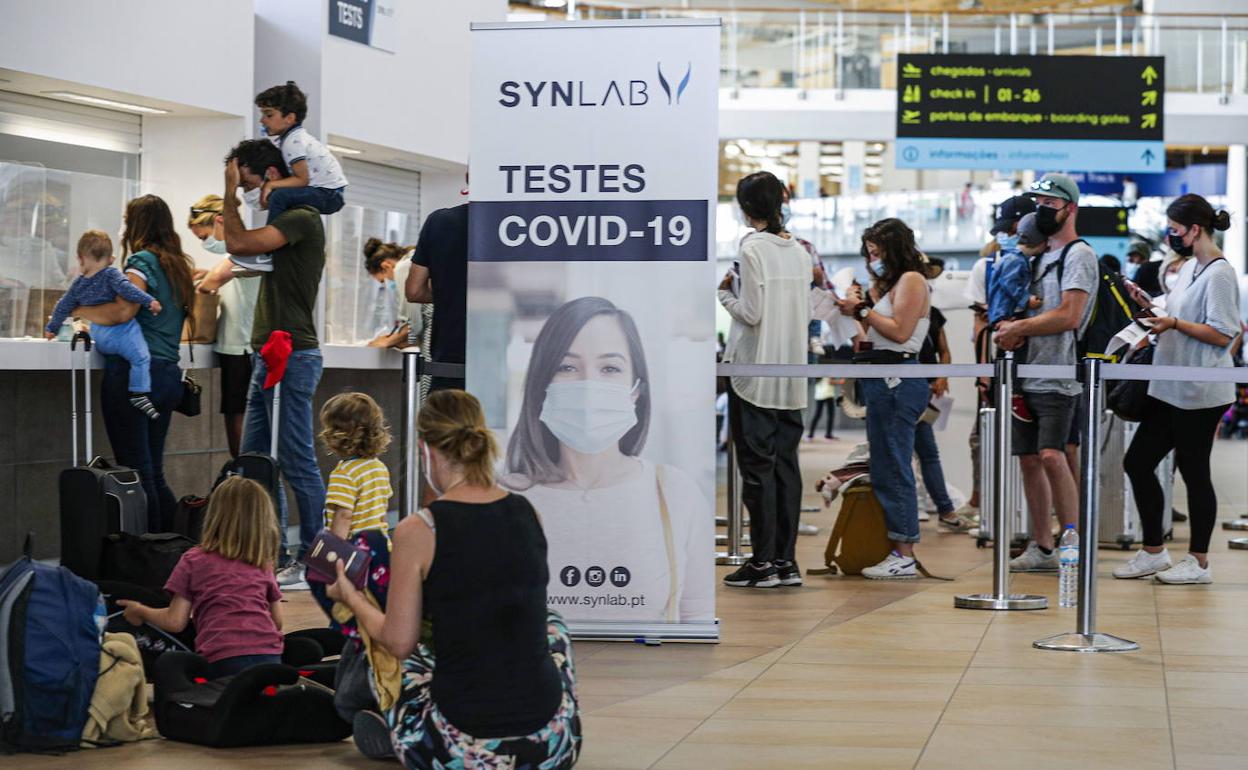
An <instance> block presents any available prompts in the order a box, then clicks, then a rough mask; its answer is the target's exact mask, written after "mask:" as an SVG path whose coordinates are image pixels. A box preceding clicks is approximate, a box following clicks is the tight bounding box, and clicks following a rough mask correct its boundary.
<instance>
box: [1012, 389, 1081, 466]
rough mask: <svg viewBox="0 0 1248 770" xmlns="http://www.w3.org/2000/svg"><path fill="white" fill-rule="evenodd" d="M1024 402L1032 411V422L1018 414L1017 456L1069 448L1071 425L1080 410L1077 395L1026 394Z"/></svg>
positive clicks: (1015, 428) (1015, 430)
mask: <svg viewBox="0 0 1248 770" xmlns="http://www.w3.org/2000/svg"><path fill="white" fill-rule="evenodd" d="M1023 401H1024V402H1026V404H1027V409H1028V411H1030V412H1031V422H1023V421H1022V420H1020V419H1018V416H1017V415H1015V416H1014V419H1012V420H1011V421H1010V423H1011V424H1012V425H1013V431H1012V437H1013V444H1014V447H1013V450H1014V455H1015V456H1016V457H1017V456H1020V455H1034V454H1039V453H1040V450H1041V449H1056V450H1058V451H1059V452H1064V451H1066V442H1067V441H1068V440H1069V438H1070V431H1071V426H1072V425H1074V422H1075V413H1076V412H1077V411H1078V403H1079V397H1078V396H1066V395H1063V394H1061V393H1023Z"/></svg>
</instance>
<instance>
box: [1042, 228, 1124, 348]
mask: <svg viewBox="0 0 1248 770" xmlns="http://www.w3.org/2000/svg"><path fill="white" fill-rule="evenodd" d="M1076 243H1083V244H1087V243H1088V242H1087V241H1085V240H1083V239H1082V238H1076V239H1075V240H1073V241H1071V242H1070V243H1068V244H1066V247H1065V248H1064V249H1062V256H1061V258H1060V259H1058V262H1057V282H1058V284H1059V285H1060V284H1061V282H1062V273H1063V272H1064V271H1065V269H1066V254H1067V253H1069V252H1070V249H1071V247H1072V246H1074V245H1075V244H1076ZM1096 270H1097V276H1098V278H1097V282H1096V294H1094V295H1093V296H1092V297H1089V298H1088V301H1089V302H1091V303H1092V315H1091V316H1090V317H1089V318H1088V325H1087V327H1086V328H1085V329H1084V330H1083V333H1082V334H1079V335H1077V336H1076V345H1075V354H1076V356H1077V357H1078V358H1079V360H1083V359H1084V358H1085V357H1089V358H1100V359H1103V360H1105V361H1108V362H1110V363H1117V362H1118V356H1117V355H1105V353H1104V352H1103V351H1104V350H1105V348H1106V346H1108V345H1109V341H1110V340H1112V339H1113V338H1114V335H1115V334H1117V333H1118V332H1120V331H1122V330H1123V329H1125V328H1126V327H1127V326H1129V325H1130V324H1131V322H1132V321H1133V320H1134V319H1135V315H1136V313H1138V312H1139V311H1140V306H1139V305H1137V304H1136V302H1135V300H1133V299H1131V295H1130V294H1129V293H1128V292H1127V287H1126V285H1125V283H1124V279H1123V277H1122V275H1121V274H1120V273H1117V272H1115V271H1113V270H1110V269H1109V268H1108V267H1106V266H1105V264H1104V263H1103V262H1101V261H1100V260H1097V263H1096Z"/></svg>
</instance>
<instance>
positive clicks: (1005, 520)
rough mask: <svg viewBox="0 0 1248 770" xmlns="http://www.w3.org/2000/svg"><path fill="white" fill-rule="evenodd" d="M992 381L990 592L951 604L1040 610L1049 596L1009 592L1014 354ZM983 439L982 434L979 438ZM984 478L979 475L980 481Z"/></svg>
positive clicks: (966, 607)
mask: <svg viewBox="0 0 1248 770" xmlns="http://www.w3.org/2000/svg"><path fill="white" fill-rule="evenodd" d="M996 367H997V368H996V372H995V374H994V375H993V385H994V391H995V398H996V412H995V413H994V415H993V416H994V418H995V419H994V420H993V431H992V432H993V436H992V446H993V449H994V450H995V454H994V455H993V461H992V479H991V482H990V483H991V484H992V498H991V499H992V593H991V594H961V595H958V596H955V597H953V606H954V607H956V608H958V609H963V610H1042V609H1045V608H1046V607H1048V606H1049V600H1048V599H1047V598H1046V597H1044V596H1037V595H1035V594H1011V593H1010V539H1011V537H1012V534H1011V532H1010V510H1009V508H1010V504H1011V503H1013V501H1014V490H1013V479H1014V474H1013V473H1012V472H1011V471H1012V470H1013V467H1012V463H1013V462H1014V458H1013V456H1012V454H1011V453H1012V449H1013V445H1012V440H1011V434H1010V430H1011V425H1010V420H1011V419H1012V413H1011V410H1010V402H1011V401H1012V400H1013V399H1014V354H1013V353H1012V352H1006V353H1005V355H1003V356H1002V357H1000V358H998V359H997V364H996ZM980 440H981V441H982V440H983V437H981V439H980ZM983 481H986V480H982V479H981V483H982V482H983Z"/></svg>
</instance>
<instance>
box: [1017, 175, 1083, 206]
mask: <svg viewBox="0 0 1248 770" xmlns="http://www.w3.org/2000/svg"><path fill="white" fill-rule="evenodd" d="M1027 194H1028V195H1029V196H1031V197H1032V198H1035V197H1037V196H1040V195H1048V196H1051V197H1053V198H1061V199H1062V200H1067V201H1070V202H1071V203H1078V202H1079V185H1077V184H1075V180H1073V179H1071V178H1070V177H1068V176H1066V175H1065V174H1045V175H1044V176H1043V177H1041V178H1040V179H1038V180H1036V181H1035V182H1032V183H1031V187H1028V188H1027Z"/></svg>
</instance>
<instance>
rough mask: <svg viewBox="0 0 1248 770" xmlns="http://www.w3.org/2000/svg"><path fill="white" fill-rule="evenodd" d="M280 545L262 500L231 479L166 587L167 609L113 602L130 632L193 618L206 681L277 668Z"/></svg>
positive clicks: (178, 625) (263, 495)
mask: <svg viewBox="0 0 1248 770" xmlns="http://www.w3.org/2000/svg"><path fill="white" fill-rule="evenodd" d="M280 542H281V536H280V535H279V533H278V529H277V515H276V514H275V513H274V511H273V502H272V500H271V499H270V497H269V493H268V492H267V491H266V490H265V488H264V487H262V486H261V485H260V484H258V483H257V482H255V481H252V480H251V479H247V478H243V477H242V476H232V477H230V478H228V479H226V480H225V481H223V482H221V485H220V486H218V487H217V488H216V489H215V490H213V492H212V497H211V498H210V499H209V501H208V516H207V520H206V521H205V522H204V534H203V541H202V542H201V543H200V544H199V545H198V546H196V547H195V548H192V549H191V550H189V551H187V552H186V553H184V554H182V558H181V559H180V560H179V561H178V566H176V567H174V569H173V574H171V575H170V576H169V581H168V582H167V583H166V584H165V590H166V591H168V592H169V593H171V594H173V601H172V602H170V604H169V606H168V607H166V608H164V609H154V608H152V607H148V606H146V605H144V604H142V603H140V602H136V601H131V600H124V599H123V600H119V601H118V602H117V603H118V604H119V605H121V606H122V607H124V608H125V618H126V620H127V621H128V622H129V623H131V624H132V625H136V626H138V625H142V624H143V623H150V624H152V625H154V626H156V627H158V628H162V629H164V630H166V631H169V632H171V633H178V632H179V631H182V630H183V629H185V628H186V624H187V622H188V621H189V620H190V618H191V617H192V616H194V618H195V651H196V652H197V653H199V654H200V655H202V656H203V657H204V658H205V659H207V661H208V678H210V679H217V678H220V677H226V676H233V675H234V674H237V673H239V672H241V671H243V670H244V669H246V668H249V667H251V666H255V665H259V664H261V663H280V662H281V656H282V648H283V639H282V631H281V629H282V608H281V604H280V603H279V602H281V599H282V593H281V591H280V590H279V589H278V587H277V579H276V578H275V577H274V575H273V566H274V564H275V563H276V560H277V550H278V547H279V544H280Z"/></svg>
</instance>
